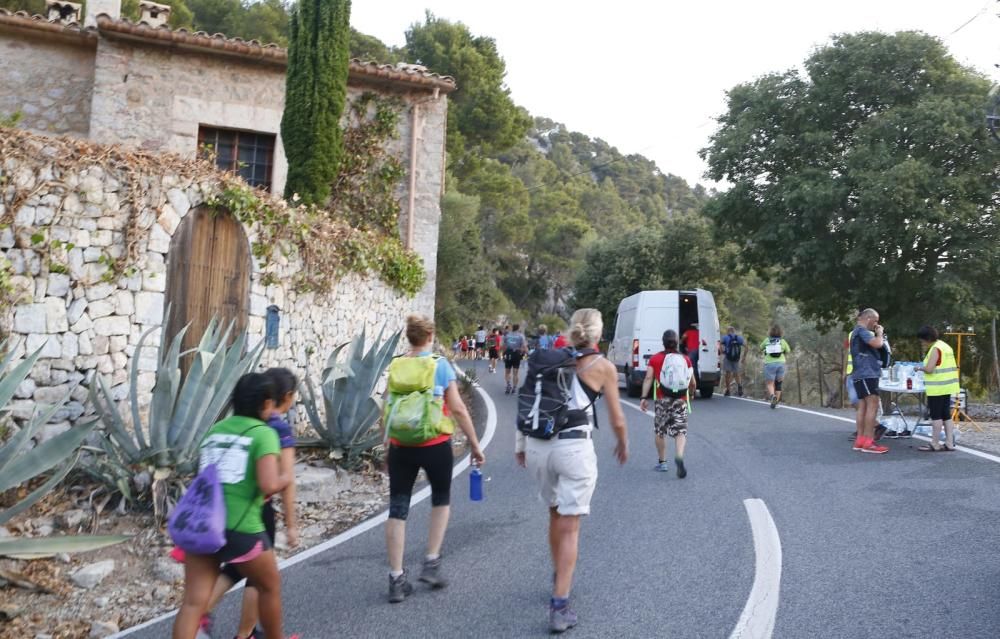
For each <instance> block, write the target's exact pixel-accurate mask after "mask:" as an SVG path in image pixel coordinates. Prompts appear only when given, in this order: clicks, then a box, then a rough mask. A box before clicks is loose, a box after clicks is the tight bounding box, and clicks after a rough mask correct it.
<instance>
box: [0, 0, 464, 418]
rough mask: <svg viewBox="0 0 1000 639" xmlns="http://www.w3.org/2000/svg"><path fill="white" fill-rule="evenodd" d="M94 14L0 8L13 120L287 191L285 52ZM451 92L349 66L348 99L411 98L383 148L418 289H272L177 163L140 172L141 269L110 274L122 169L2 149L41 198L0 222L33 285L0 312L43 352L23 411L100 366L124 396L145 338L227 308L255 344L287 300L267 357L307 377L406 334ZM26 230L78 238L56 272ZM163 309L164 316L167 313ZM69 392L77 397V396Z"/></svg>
mask: <svg viewBox="0 0 1000 639" xmlns="http://www.w3.org/2000/svg"><path fill="white" fill-rule="evenodd" d="M87 6H88V9H89V12H88V15H87V16H86V17H85V18H83V19H82V20H81V16H80V6H79V5H77V4H74V3H72V2H61V1H56V0H50V1H49V3H48V15H47V16H44V17H43V16H29V15H27V14H26V13H23V12H19V13H10V12H8V11H5V10H0V86H2V87H3V90H2V91H0V118H2V117H5V116H9V115H11V114H13V113H20V114H21V115H22V116H23V117H22V119H21V120H20V121H19V124H18V127H19V128H21V129H26V130H28V131H30V132H34V133H39V134H43V135H45V136H53V135H55V136H63V138H64V139H66V140H67V143H68V141H71V140H72V139H74V138H75V139H79V140H87V141H90V142H94V143H98V144H103V145H118V146H120V147H122V148H125V149H134V150H135V151H136V152H139V153H145V154H154V155H155V154H159V153H164V154H169V157H175V156H180V157H182V158H183V157H189V158H193V157H195V156H196V155H197V154H198V153H199V149H201V148H202V147H203V145H206V144H209V145H211V146H212V147H213V148H214V149H215V161H216V164H217V165H218V166H219V168H220V169H222V170H226V171H235V172H238V173H239V174H240V175H241V176H242V177H243V178H244V179H245V180H246V181H247V182H248V183H250V184H252V185H254V186H258V187H261V188H264V189H268V190H271V191H272V192H274V193H278V194H280V193H281V192H282V190H283V188H284V182H285V175H286V171H287V164H286V161H285V157H284V153H283V150H282V144H281V134H280V122H281V115H282V110H283V106H284V86H285V67H286V63H287V51H286V50H285V49H282V48H280V47H277V46H275V45H263V44H261V43H259V42H256V41H243V40H241V39H239V38H228V37H225V36H223V35H221V34H216V35H209V34H207V33H203V32H199V33H192V32H189V31H186V30H184V29H178V30H173V29H170V28H169V27H167V26H166V20H167V18H168V15H169V10H170V8H169V7H167V6H165V5H159V4H156V3H152V2H145V1H143V2H141V3H140V6H141V10H142V19H141V20H140V21H139V22H138V23H134V22H131V21H129V20H126V19H123V18H121V17H120V0H90V1H89V2H88V5H87ZM455 88H456V87H455V83H454V81H453V80H452V79H451V78H448V77H443V76H439V75H437V74H434V73H431V72H429V71H427V70H426V69H425V68H423V67H419V66H415V65H398V66H391V65H380V64H376V63H365V62H361V61H358V60H352V61H351V66H350V75H349V79H348V99H356V98H357V97H359V96H360V95H361V94H362V93H365V92H374V93H377V94H380V95H386V96H393V97H395V98H398V99H399V100H400V101H401V103H402V105H403V106H402V110H401V116H400V121H399V127H398V129H399V130H398V133H399V135H398V137H397V138H396V139H394V140H392V141H390V142H389V147H390V148H389V151H390V153H392V154H393V155H395V156H396V157H397V159H399V160H400V162H401V163H402V165H403V167H404V168H405V169H406V176H405V178H404V179H403V183H402V184H401V185H400V187H399V192H398V197H399V199H400V202H401V215H400V218H401V219H400V224H399V228H400V234H401V238H402V239H403V242H404V244H405V245H406V246H407V247H409V248H411V249H413V250H414V251H415V252H416V253H417V254H418V255H419V256H420V257H421V258H422V260H423V263H424V267H425V270H426V272H427V283H426V285H425V287H424V288H423V290H421V291H420V292H419V293H418V294H417V295H416V296H415V297H414V298H409V297H407V296H406V295H403V294H400V293H398V292H396V291H394V290H393V289H391V288H389V287H388V286H386V285H384V284H383V283H382V282H380V281H378V280H377V279H376V278H374V277H362V276H348V277H345V278H343V279H342V280H341V281H339V282H338V283H337V285H336V287H335V290H334V292H333V293H332V294H331V295H329V296H327V297H324V298H323V299H318V298H316V297H315V296H313V295H311V294H297V293H296V292H295V291H293V290H291V288H290V287H289V286H288V285H287V279H288V278H282V277H281V276H280V274H279V277H278V278H277V281H275V282H273V283H266V282H265V281H264V280H263V279H262V278H261V272H260V271H261V265H260V264H258V263H257V261H256V259H255V258H254V257H253V256H251V255H250V241H251V240H252V230H251V229H246V228H243V227H242V225H241V224H240V223H239V222H237V221H236V219H235V218H234V217H232V216H230V215H227V214H225V213H223V215H221V216H220V215H214V214H212V212H211V211H209V209H208V207H206V206H205V204H206V202H208V201H209V200H211V198H212V196H213V189H214V188H217V185H214V186H213V183H212V182H211V181H210V180H209V181H198V180H192V179H186V178H184V176H183V172H178V171H177V170H174V169H172V168H171V167H170V166H167V165H165V166H164V167H163V169H162V170H160V171H150V170H144V172H143V174H142V180H143V188H144V190H145V194H144V196H143V201H142V202H140V203H139V206H140V208H142V212H141V214H140V219H141V220H145V221H146V222H148V223H149V225H148V227H147V231H148V234H147V235H146V236H144V237H143V239H142V240H141V241H140V242H139V244H138V246H137V247H132V248H134V249H135V250H137V251H138V254H139V265H140V266H139V268H138V269H137V272H135V273H133V274H130V275H129V277H122V278H121V279H119V280H118V281H113V282H107V281H103V280H102V279H101V274H102V272H103V268H104V267H105V264H104V263H103V258H102V256H104V255H111V256H112V257H114V256H115V255H116V254H120V251H122V250H124V248H123V246H124V243H125V239H124V234H123V228H124V225H125V224H126V223H127V220H126V219H125V217H126V213H125V211H124V208H125V207H123V206H122V205H121V202H120V200H119V197H120V195H121V192H122V188H121V185H122V182H123V180H126V179H127V176H125V175H123V174H121V173H116V172H115V171H114V170H113V169H108V167H102V166H98V165H96V164H95V165H93V166H90V167H86V166H85V167H79V166H72V167H70V166H63V165H61V164H60V162H59V159H58V158H59V157H62V156H60V152H61V151H60V148H62V147H61V145H62V146H63V147H65V144H63V143H60V142H59V141H58V140H57V139H52V140H51V142H45V139H44V138H40V137H38V136H35V137H36V138H37V140H35V141H33V142H31V144H35V145H36V146H37V148H38V150H39V153H40V157H38V158H37V161H34V160H32V161H30V162H26V161H24V160H23V158H22V160H21V161H20V163H18V162H17V161H13V160H8V159H5V158H0V175H3V176H6V177H13V178H14V182H18V183H19V184H21V186H24V184H29V183H30V184H31V185H32V189H31V196H30V198H28V199H26V200H24V201H21V202H18V203H17V205H16V208H15V210H12V211H5V210H4V208H3V207H4V200H3V199H0V219H4V218H5V217H6V218H7V219H10V220H11V221H14V224H13V225H12V227H10V226H9V227H8V228H5V229H2V231H0V251H2V253H3V256H4V257H5V258H6V259H7V260H8V261H10V263H11V265H12V269H13V273H14V276H15V278H16V279H18V282H17V283H18V285H19V286H20V287H21V288H22V289H24V290H28V291H29V292H30V294H29V296H28V297H29V298H30V299H23V300H22V303H21V304H19V305H18V306H16V307H15V308H13V309H0V310H3V311H4V312H3V313H0V323H2V324H3V326H4V328H5V329H7V331H8V332H9V333H10V334H11V336H12V337H13V338H14V344H15V346H14V347H15V348H16V349H18V351H19V352H25V351H26V350H29V349H32V350H33V349H34V348H37V347H39V346H44V349H45V350H44V352H43V359H42V360H40V362H39V365H38V366H36V368H38V369H39V372H38V373H37V374H36V375H34V376H33V379H32V380H29V381H31V384H27V385H25V387H23V388H21V389H19V392H18V395H17V397H18V398H19V401H20V404H19V405H17V406H15V416H19V417H24V416H26V415H27V414H28V413H30V408H31V407H32V405H33V403H34V402H35V401H51V400H52V399H55V398H56V397H57V396H59V394H60V393H63V394H64V393H65V392H67V390H69V389H71V388H72V387H73V385H74V384H76V383H79V382H80V381H82V380H83V379H84V378H85V377H86V376H88V375H89V374H90V373H91V372H93V371H97V372H100V373H101V374H105V375H108V376H110V377H111V378H112V380H109V381H112V382H113V384H114V389H115V392H116V394H118V395H119V396H120V397H124V396H125V394H126V393H127V390H128V379H127V375H126V371H127V370H128V368H129V367H130V366H131V363H132V358H133V356H134V354H135V345H136V343H137V342H138V336H139V335H140V334H141V333H142V332H143V331H144V330H146V329H149V328H155V327H158V326H163V325H164V324H165V323H166V324H168V325H169V326H170V327H171V328H170V330H171V332H172V331H175V330H176V329H177V328H178V327H179V326H181V325H183V324H184V323H187V322H191V323H192V324H193V325H195V326H197V325H204V323H205V322H206V321H207V319H208V318H209V317H210V316H213V315H223V316H226V317H228V318H232V319H235V320H236V321H237V322H238V325H240V326H246V327H248V328H249V331H250V333H251V338H252V339H260V338H263V336H264V331H265V318H266V317H267V315H268V313H269V309H272V310H271V312H272V313H273V312H275V310H276V311H277V312H279V313H280V327H281V328H280V335H279V340H278V344H277V347H276V348H273V349H270V350H268V351H266V356H265V359H264V362H265V363H266V364H282V365H290V366H293V367H295V368H298V369H300V370H301V369H302V368H303V367H305V366H306V363H307V360H308V359H309V354H310V353H312V352H316V353H317V354H319V356H322V357H325V353H326V352H329V350H331V349H332V348H333V346H335V345H336V344H339V343H342V342H344V341H346V340H347V339H350V338H351V337H353V336H354V335H355V334H357V333H358V332H359V331H360V330H361V329H362V328H367V329H368V330H369V331H371V330H377V329H378V328H381V326H382V325H383V324H388V325H389V328H391V329H395V328H398V327H399V326H400V325H401V323H402V317H403V315H404V314H405V312H406V311H409V310H417V311H421V312H425V313H428V314H433V310H434V282H435V272H436V253H437V237H438V225H439V221H440V215H441V211H440V196H441V193H442V189H443V184H444V166H445V154H444V144H445V131H446V120H447V95H448V94H449V93H450V92H451V91H453V90H454V89H455ZM2 135H4V134H3V133H2V129H0V136H2ZM46 154H48V157H47V156H46ZM164 157H167V156H166V155H165V156H164ZM166 164H168V165H169V163H166ZM54 176H55V178H56V179H53V177H54ZM0 184H3V182H0ZM0 188H2V187H0ZM8 205H10V203H8ZM31 225H36V226H40V225H47V228H49V229H50V230H51V235H52V237H58V238H65V241H66V242H71V243H72V246H73V248H72V249H70V250H69V251H68V255H67V260H68V262H67V266H68V268H67V270H66V272H65V273H62V272H53V271H52V270H50V269H49V267H48V265H47V264H46V263H45V262H44V261H43V260H42V259H41V257H40V256H39V254H38V252H37V251H35V250H34V249H33V248H32V246H31V242H30V241H29V240H28V239H27V238H25V237H23V236H21V235H19V234H18V231H17V229H18V228H19V227H25V226H31ZM220 247H223V249H224V250H220ZM179 256H183V257H179ZM296 268H298V265H297V264H295V263H294V262H291V263H287V264H282V265H280V269H282V272H283V273H284V274H286V275H287V274H288V273H294V272H295V269H296ZM199 273H202V274H204V273H209V274H211V273H215V274H217V277H216V278H215V279H216V280H218V281H217V282H215V283H214V284H212V285H211V286H208V285H205V286H199V284H198V277H199V275H198V274H199ZM168 307H170V308H173V309H174V314H173V315H172V316H171V318H166V317H165V316H164V314H165V309H166V308H168ZM179 307H180V308H181V309H182V311H181V312H180V316H176V317H175V315H177V313H178V311H177V308H179ZM168 320H169V321H168ZM154 337H155V336H154ZM153 343H154V345H155V343H156V341H155V339H154V340H153ZM155 356H156V353H155V349H153V350H151V351H149V352H145V351H144V352H143V356H142V359H143V360H144V361H142V362H140V364H141V366H140V368H141V371H142V374H141V375H140V379H139V385H140V387H141V388H142V389H143V390H146V389H149V388H151V387H152V382H153V371H154V370H155ZM73 398H74V401H75V402H76V403H77V404H80V403H81V402H82V400H83V394H82V391H81V390H80V389H77V390H75V391H74V396H73ZM81 412H82V407H81V406H79V405H77V406H73V407H71V410H69V412H68V413H66V414H63V415H61V416H60V417H62V418H63V419H69V420H70V421H72V420H75V419H76V418H78V417H79V415H80V414H81Z"/></svg>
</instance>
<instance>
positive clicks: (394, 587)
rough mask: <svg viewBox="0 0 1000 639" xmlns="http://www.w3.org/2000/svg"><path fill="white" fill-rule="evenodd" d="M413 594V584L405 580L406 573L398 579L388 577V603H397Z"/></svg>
mask: <svg viewBox="0 0 1000 639" xmlns="http://www.w3.org/2000/svg"><path fill="white" fill-rule="evenodd" d="M412 594H413V584H411V583H410V582H409V581H408V580H407V579H406V571H403V574H401V575H400V576H398V577H395V578H394V577H393V576H392V575H389V603H399V602H401V601H402V600H404V599H406V598H407V597H409V596H410V595H412Z"/></svg>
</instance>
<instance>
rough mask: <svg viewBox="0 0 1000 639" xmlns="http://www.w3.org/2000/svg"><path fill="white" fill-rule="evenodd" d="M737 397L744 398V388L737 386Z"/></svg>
mask: <svg viewBox="0 0 1000 639" xmlns="http://www.w3.org/2000/svg"><path fill="white" fill-rule="evenodd" d="M736 395H737V396H738V397H743V387H742V386H739V385H737V386H736Z"/></svg>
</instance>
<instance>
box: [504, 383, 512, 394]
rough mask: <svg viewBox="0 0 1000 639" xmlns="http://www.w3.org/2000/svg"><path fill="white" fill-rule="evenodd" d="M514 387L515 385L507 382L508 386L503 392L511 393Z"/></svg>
mask: <svg viewBox="0 0 1000 639" xmlns="http://www.w3.org/2000/svg"><path fill="white" fill-rule="evenodd" d="M512 388H513V387H512V386H511V385H510V384H507V388H505V389H504V390H503V394H504V395H510V393H511V390H512Z"/></svg>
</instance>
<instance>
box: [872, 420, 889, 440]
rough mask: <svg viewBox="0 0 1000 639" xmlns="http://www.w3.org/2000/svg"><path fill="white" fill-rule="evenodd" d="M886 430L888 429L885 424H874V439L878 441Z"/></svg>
mask: <svg viewBox="0 0 1000 639" xmlns="http://www.w3.org/2000/svg"><path fill="white" fill-rule="evenodd" d="M887 430H889V429H888V428H886V427H885V426H883V425H882V424H879V425H878V426H876V427H875V441H878V440H880V439H882V436H883V435H885V433H886V431H887Z"/></svg>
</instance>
